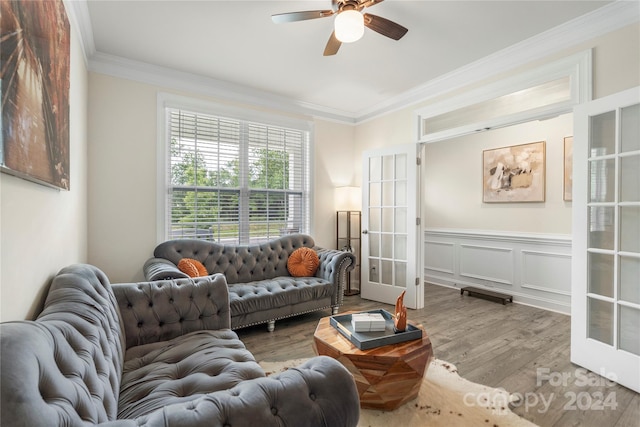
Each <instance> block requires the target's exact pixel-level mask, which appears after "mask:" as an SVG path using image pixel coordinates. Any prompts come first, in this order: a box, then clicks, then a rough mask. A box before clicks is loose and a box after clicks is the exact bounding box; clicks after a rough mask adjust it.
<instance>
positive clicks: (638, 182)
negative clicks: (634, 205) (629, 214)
mask: <svg viewBox="0 0 640 427" xmlns="http://www.w3.org/2000/svg"><path fill="white" fill-rule="evenodd" d="M619 185H620V201H621V202H640V155H633V156H625V157H621V158H620V184H619Z"/></svg>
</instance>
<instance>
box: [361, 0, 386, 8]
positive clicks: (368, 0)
mask: <svg viewBox="0 0 640 427" xmlns="http://www.w3.org/2000/svg"><path fill="white" fill-rule="evenodd" d="M383 1H384V0H366V1H363V2H362V3H360V4H359V5H358V8H359V9H360V10H362V9H364V8H365V7H371V6H375V5H377V4H378V3H382V2H383Z"/></svg>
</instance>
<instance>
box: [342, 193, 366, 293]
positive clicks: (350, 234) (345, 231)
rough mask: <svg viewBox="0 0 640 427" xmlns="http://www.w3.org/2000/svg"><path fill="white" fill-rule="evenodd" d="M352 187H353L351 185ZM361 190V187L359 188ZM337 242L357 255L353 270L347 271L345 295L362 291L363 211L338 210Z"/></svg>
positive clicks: (343, 249)
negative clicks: (361, 230) (361, 229)
mask: <svg viewBox="0 0 640 427" xmlns="http://www.w3.org/2000/svg"><path fill="white" fill-rule="evenodd" d="M349 188H351V187H349ZM358 190H359V189H358ZM336 215H337V224H336V231H337V233H336V242H337V247H336V248H337V249H339V250H342V251H347V252H351V253H352V254H353V255H354V256H355V257H356V264H355V267H354V269H353V270H351V271H350V272H349V273H347V287H346V289H345V290H344V295H345V296H352V295H358V294H359V293H360V279H361V277H360V258H361V245H360V242H361V238H360V234H361V233H360V227H361V216H362V214H361V212H360V211H356V210H344V211H337V213H336Z"/></svg>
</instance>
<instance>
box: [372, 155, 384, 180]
mask: <svg viewBox="0 0 640 427" xmlns="http://www.w3.org/2000/svg"><path fill="white" fill-rule="evenodd" d="M381 179H382V164H381V163H380V157H371V158H369V181H380V180H381Z"/></svg>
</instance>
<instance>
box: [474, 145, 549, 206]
mask: <svg viewBox="0 0 640 427" xmlns="http://www.w3.org/2000/svg"><path fill="white" fill-rule="evenodd" d="M482 177H483V184H482V185H483V187H482V188H483V191H482V201H483V202H484V203H500V202H512V203H513V202H544V199H545V141H540V142H532V143H529V144H521V145H513V146H511V147H504V148H494V149H491V150H484V151H483V152H482Z"/></svg>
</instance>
